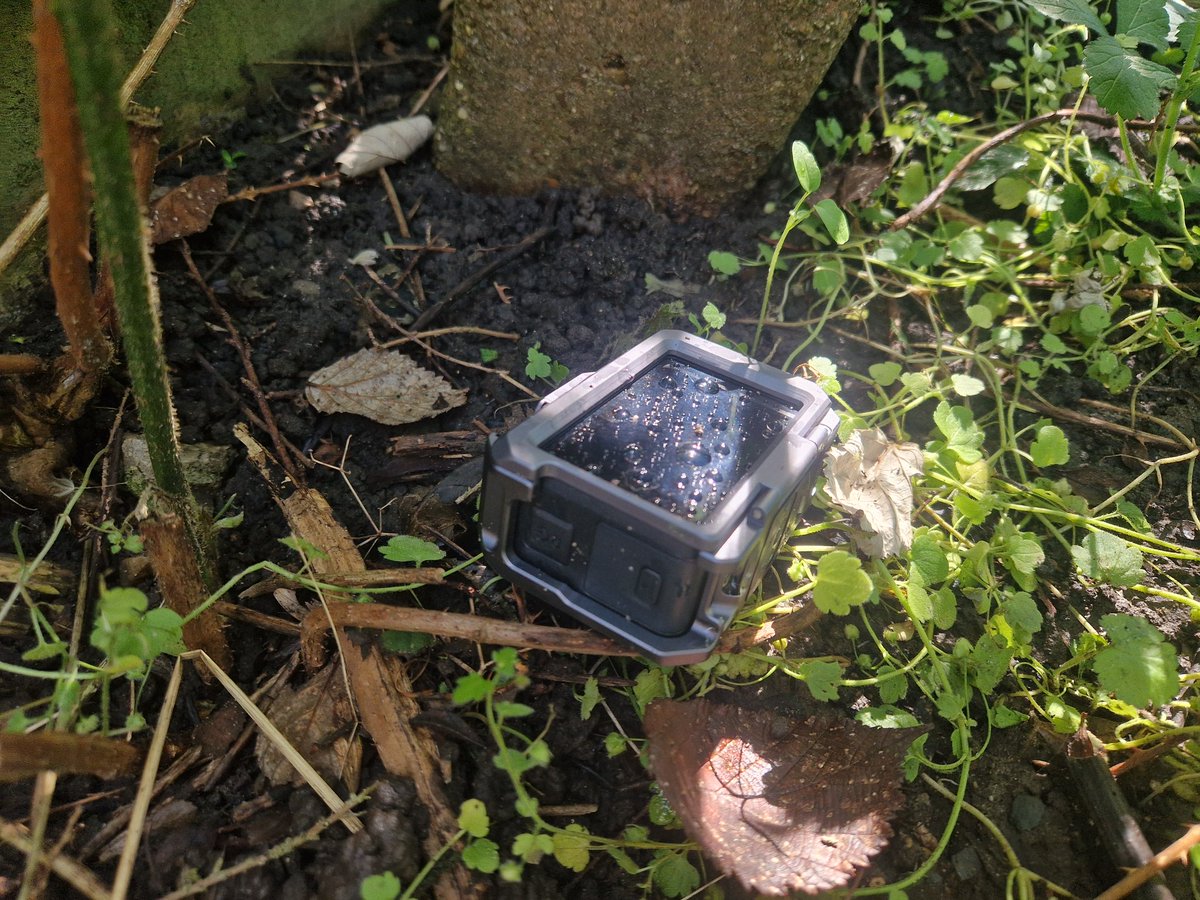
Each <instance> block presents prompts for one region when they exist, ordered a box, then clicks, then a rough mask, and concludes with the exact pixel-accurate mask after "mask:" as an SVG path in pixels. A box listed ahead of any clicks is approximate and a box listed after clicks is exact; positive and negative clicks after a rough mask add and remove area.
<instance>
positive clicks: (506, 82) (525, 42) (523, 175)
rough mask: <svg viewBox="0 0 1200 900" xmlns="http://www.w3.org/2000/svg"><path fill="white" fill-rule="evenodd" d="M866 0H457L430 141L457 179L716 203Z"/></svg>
mask: <svg viewBox="0 0 1200 900" xmlns="http://www.w3.org/2000/svg"><path fill="white" fill-rule="evenodd" d="M860 6H861V4H860V2H859V0H555V2H547V0H456V2H455V4H454V41H453V45H452V48H451V66H450V74H449V77H448V78H447V80H446V85H447V86H446V93H445V95H444V96H443V98H442V103H441V110H440V116H439V119H438V132H437V136H436V138H435V141H436V143H435V147H436V151H437V161H438V167H439V168H440V169H441V170H442V172H443V173H445V174H446V175H447V176H449V177H450V178H451V179H453V180H454V181H455V182H457V183H458V184H460V185H463V186H466V187H470V188H474V189H481V190H492V191H499V192H516V193H524V192H528V191H535V190H537V189H538V188H539V187H541V186H542V185H543V184H545V183H546V182H558V183H562V184H567V185H576V186H583V185H592V186H601V187H607V188H609V189H610V190H615V191H629V192H633V193H637V194H641V195H643V196H646V197H648V198H651V199H660V200H667V201H671V202H673V203H675V204H677V205H680V206H683V207H687V208H691V209H695V210H699V211H702V212H713V211H716V210H717V209H719V208H721V207H722V206H723V205H725V204H727V203H728V202H730V201H731V200H732V199H733V198H734V197H736V196H737V195H738V194H739V193H741V192H744V191H745V190H746V189H747V188H748V187H750V186H752V185H753V184H754V182H755V181H756V180H757V179H758V178H759V177H760V176H761V175H762V174H763V172H764V171H765V169H766V167H767V166H768V165H769V163H770V161H771V159H772V158H774V156H775V155H776V154H777V153H778V152H779V151H780V150H781V149H782V148H783V143H784V141H785V140H786V137H787V134H788V131H789V130H790V129H791V127H792V126H793V125H794V124H795V122H796V119H797V118H798V117H799V115H800V113H801V112H802V111H803V109H804V107H805V105H806V104H807V103H808V101H809V99H810V98H811V96H812V93H813V91H814V90H815V89H816V87H817V85H818V84H819V83H820V81H821V78H822V77H823V76H824V74H825V71H826V69H828V68H829V64H830V63H831V62H832V60H833V57H834V55H835V54H836V53H837V51H838V48H840V47H841V45H842V43H843V42H844V41H845V40H846V37H847V35H848V34H849V31H850V27H851V25H852V24H853V22H854V19H855V18H856V17H857V16H858V14H859V9H860Z"/></svg>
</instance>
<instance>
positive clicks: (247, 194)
mask: <svg viewBox="0 0 1200 900" xmlns="http://www.w3.org/2000/svg"><path fill="white" fill-rule="evenodd" d="M340 177H341V175H340V174H339V173H337V172H326V173H325V174H324V175H306V176H304V177H303V178H297V179H296V180H295V181H284V182H281V183H280V184H271V185H267V186H266V187H248V188H244V189H243V190H240V191H238V192H237V193H236V194H230V195H229V196H228V197H226V198H225V199H224V200H222V201H221V202H222V203H236V202H237V201H239V200H257V199H258V198H259V197H262V196H264V195H266V194H276V193H278V192H279V191H290V190H294V189H295V188H302V187H317V186H318V185H322V184H326V183H328V182H330V181H337V180H338V179H339V178H340Z"/></svg>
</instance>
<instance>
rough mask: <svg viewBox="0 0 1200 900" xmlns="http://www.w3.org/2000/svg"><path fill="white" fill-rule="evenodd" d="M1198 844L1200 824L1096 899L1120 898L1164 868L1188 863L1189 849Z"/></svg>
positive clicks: (1199, 840) (1109, 899) (1115, 899)
mask: <svg viewBox="0 0 1200 900" xmlns="http://www.w3.org/2000/svg"><path fill="white" fill-rule="evenodd" d="M1197 844H1200V825H1193V826H1191V827H1190V828H1189V829H1188V830H1187V833H1186V834H1184V836H1183V837H1181V838H1180V839H1179V840H1177V841H1175V843H1173V844H1171V846H1170V847H1168V848H1167V849H1166V850H1164V851H1162V853H1159V854H1156V855H1155V856H1154V858H1153V859H1151V860H1149V861H1148V862H1147V863H1146V864H1145V865H1144V866H1141V867H1140V868H1137V869H1134V870H1133V871H1132V872H1130V873H1129V874H1128V875H1126V876H1125V877H1124V878H1122V879H1121V880H1120V881H1118V882H1117V883H1116V884H1114V885H1113V886H1112V887H1110V888H1109V889H1108V890H1107V891H1105V892H1104V893H1103V894H1100V895H1099V896H1098V897H1097V898H1096V900H1119V898H1121V897H1125V896H1128V895H1129V894H1130V893H1131V892H1132V891H1133V890H1135V889H1136V888H1138V887H1140V886H1141V885H1143V884H1145V883H1146V882H1147V881H1149V880H1150V879H1151V878H1153V877H1154V876H1155V875H1157V874H1158V873H1159V872H1162V871H1163V870H1164V869H1166V868H1169V867H1170V866H1174V865H1177V864H1178V865H1182V864H1183V863H1186V862H1187V859H1188V851H1189V850H1191V849H1192V848H1193V847H1195V846H1196V845H1197Z"/></svg>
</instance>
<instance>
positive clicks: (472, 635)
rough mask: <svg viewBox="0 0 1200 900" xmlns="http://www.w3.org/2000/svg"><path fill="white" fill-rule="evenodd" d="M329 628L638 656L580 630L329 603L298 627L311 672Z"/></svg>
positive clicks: (320, 656)
mask: <svg viewBox="0 0 1200 900" xmlns="http://www.w3.org/2000/svg"><path fill="white" fill-rule="evenodd" d="M331 627H338V628H372V629H378V630H380V631H417V632H420V633H422V634H436V635H440V636H441V637H451V638H465V639H466V640H469V641H474V642H475V643H477V644H497V645H501V646H509V647H523V648H526V649H530V650H548V651H550V652H552V653H585V654H588V655H592V656H638V655H639V654H638V651H636V650H634V649H632V648H631V647H629V646H628V645H627V644H621V643H618V642H617V641H615V640H613V639H612V638H608V637H604V636H602V635H600V634H597V633H596V632H594V631H587V630H584V629H581V628H556V627H554V626H551V625H524V624H522V623H520V622H506V621H504V620H502V619H490V618H485V617H483V616H471V615H464V614H462V613H451V612H442V611H440V610H433V609H416V608H415V607H411V606H386V605H384V604H381V603H331V604H329V611H328V615H326V611H325V610H323V609H314V610H313V611H312V612H310V613H309V614H308V615H307V616H305V617H304V621H303V622H302V623H301V625H300V648H301V653H302V654H303V656H304V664H305V666H307V667H308V668H309V669H316V668H319V667H320V666H321V665H323V664H324V662H325V647H324V645H323V643H322V638H324V636H325V633H326V632H327V631H329V629H330V628H331Z"/></svg>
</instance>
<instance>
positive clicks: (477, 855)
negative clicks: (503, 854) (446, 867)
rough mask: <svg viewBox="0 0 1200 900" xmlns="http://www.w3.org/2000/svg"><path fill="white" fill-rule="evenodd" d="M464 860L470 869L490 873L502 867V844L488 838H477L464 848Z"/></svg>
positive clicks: (464, 863)
mask: <svg viewBox="0 0 1200 900" xmlns="http://www.w3.org/2000/svg"><path fill="white" fill-rule="evenodd" d="M462 861H463V865H465V866H466V867H467V868H468V869H474V870H475V871H476V872H482V873H483V874H484V875H490V874H491V873H493V872H495V871H496V870H497V869H499V868H500V846H499V845H498V844H497V843H496V842H495V841H492V840H489V839H488V838H477V839H476V840H473V841H471V842H470V843H469V844H467V846H466V847H464V848H463V851H462Z"/></svg>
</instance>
